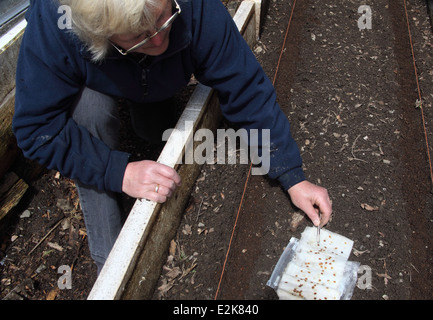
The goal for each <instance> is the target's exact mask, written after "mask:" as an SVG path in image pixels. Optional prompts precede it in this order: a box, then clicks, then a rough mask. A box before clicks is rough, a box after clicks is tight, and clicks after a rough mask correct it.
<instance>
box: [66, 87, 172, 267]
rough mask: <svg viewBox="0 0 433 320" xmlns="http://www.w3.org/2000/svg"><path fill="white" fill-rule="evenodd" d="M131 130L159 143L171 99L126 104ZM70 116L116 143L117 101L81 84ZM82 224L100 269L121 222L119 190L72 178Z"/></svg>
mask: <svg viewBox="0 0 433 320" xmlns="http://www.w3.org/2000/svg"><path fill="white" fill-rule="evenodd" d="M129 107H130V112H131V120H132V121H131V122H132V126H133V129H134V131H135V132H136V133H137V135H139V136H140V137H141V138H143V139H145V140H147V141H149V142H151V143H158V142H159V143H161V137H162V132H163V131H164V130H165V129H168V128H171V127H173V126H174V122H175V116H174V103H173V99H169V100H166V101H163V102H159V103H155V104H146V105H145V106H143V105H141V106H137V105H133V104H130V105H129ZM72 119H73V120H74V121H75V122H76V123H77V124H79V125H80V126H83V127H85V128H87V130H88V131H89V132H90V133H91V134H92V135H93V136H94V137H96V138H98V139H100V140H102V141H103V142H105V143H106V144H107V145H108V146H109V147H110V148H112V149H117V150H118V149H119V147H120V139H121V138H120V128H121V120H120V118H119V108H118V105H117V102H116V101H115V100H114V99H113V98H111V97H109V96H107V95H104V94H102V93H99V92H96V91H94V90H91V89H89V88H84V89H83V90H82V92H81V95H80V97H79V98H78V99H77V102H76V104H75V106H74V108H73V111H72ZM75 185H76V187H77V190H78V196H79V198H80V204H81V209H82V211H83V215H84V221H85V224H86V230H87V237H88V243H89V249H90V253H91V256H92V259H93V260H94V261H95V263H96V265H97V267H98V273H99V272H100V271H101V269H102V267H103V265H104V263H105V261H106V259H107V257H108V255H109V253H110V251H111V248H112V247H113V245H114V242H115V241H116V238H117V236H118V235H119V232H120V230H121V228H122V225H123V222H124V213H123V209H122V207H121V205H120V203H121V201H120V199H121V197H120V194H117V193H114V192H110V191H101V190H97V189H96V188H94V187H91V186H87V185H84V184H82V183H81V182H80V181H78V180H76V181H75Z"/></svg>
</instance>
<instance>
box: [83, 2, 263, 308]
mask: <svg viewBox="0 0 433 320" xmlns="http://www.w3.org/2000/svg"><path fill="white" fill-rule="evenodd" d="M255 7H257V6H256V5H255V2H251V1H244V2H243V3H242V4H241V6H240V8H239V10H238V11H239V12H237V13H236V15H235V17H234V20H235V22H236V24H237V26H238V28H239V30H241V33H243V34H244V36H245V33H247V34H248V35H247V36H246V40H247V42H248V43H249V44H250V46H251V45H252V44H253V43H254V42H255V40H256V37H255V36H254V37H252V36H251V28H252V29H253V30H255V26H256V22H255V14H254V9H255ZM241 8H242V9H241ZM245 24H247V25H248V26H245ZM249 24H252V27H251V26H249ZM255 34H256V32H255V31H254V35H255ZM220 112H221V111H220V110H219V101H218V98H217V95H216V93H215V92H214V91H213V90H212V89H210V88H207V87H205V86H202V85H201V84H199V85H198V87H197V89H196V90H195V91H194V93H193V95H192V97H191V99H190V101H189V102H188V104H187V106H186V108H185V111H184V112H183V114H182V116H181V118H180V119H179V122H178V124H177V126H176V128H175V130H174V132H173V133H172V135H171V136H170V138H169V139H168V141H167V143H166V146H165V148H164V150H163V151H162V153H161V155H160V157H159V158H158V161H159V162H161V163H164V164H166V165H169V166H171V167H173V168H176V169H177V170H178V172H179V174H180V175H181V177H182V179H183V182H182V187H181V188H179V189H178V190H177V191H176V194H175V195H174V197H173V198H171V199H169V200H168V201H167V202H166V203H164V204H163V205H160V204H156V203H154V202H151V201H147V200H137V201H136V203H135V204H134V207H133V208H132V210H131V212H130V214H129V216H128V218H127V220H126V222H125V225H124V226H123V228H122V230H121V232H120V234H119V237H118V239H117V241H116V243H115V244H114V247H113V249H112V251H111V253H110V255H109V257H108V259H107V261H106V263H105V265H104V268H103V269H102V271H101V273H100V275H99V276H98V278H97V280H96V282H95V284H94V286H93V288H92V290H91V292H90V294H89V297H88V299H89V300H102V299H104V300H108V299H148V298H150V297H151V295H152V293H153V291H154V288H155V286H156V283H157V281H158V278H159V275H160V273H161V269H162V266H163V264H164V263H165V258H166V256H167V249H168V247H169V243H170V241H171V239H172V238H173V236H174V235H175V233H176V230H177V228H178V226H179V222H180V219H181V215H182V212H183V209H184V207H185V204H186V201H187V200H188V198H189V195H190V190H191V187H192V186H193V184H194V183H195V180H196V177H197V175H198V173H199V170H200V167H201V166H199V165H198V164H190V165H184V164H182V165H179V163H182V161H181V160H182V157H183V156H184V151H185V146H187V145H188V144H189V143H191V141H193V134H194V132H195V130H197V129H198V128H201V127H203V128H207V129H212V128H215V127H216V126H217V125H218V124H219V118H220V117H221V113H220ZM191 121H193V123H194V125H193V126H192V128H191V127H187V123H190V122H191Z"/></svg>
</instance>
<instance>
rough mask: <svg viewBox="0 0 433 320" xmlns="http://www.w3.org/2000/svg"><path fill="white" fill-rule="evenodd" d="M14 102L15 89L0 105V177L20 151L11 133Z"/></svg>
mask: <svg viewBox="0 0 433 320" xmlns="http://www.w3.org/2000/svg"><path fill="white" fill-rule="evenodd" d="M14 103H15V90H13V91H12V92H11V93H9V95H7V97H6V98H5V99H4V101H3V103H2V104H1V105H0V177H3V175H4V174H5V173H6V171H8V169H9V168H10V166H11V165H12V163H13V162H14V160H15V159H16V157H17V156H18V154H19V153H20V150H19V149H18V146H17V142H16V139H15V136H14V134H13V133H12V117H13V115H14V109H15V108H14Z"/></svg>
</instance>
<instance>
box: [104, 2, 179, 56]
mask: <svg viewBox="0 0 433 320" xmlns="http://www.w3.org/2000/svg"><path fill="white" fill-rule="evenodd" d="M173 3H174V5H175V8H176V12H175V13H173V15H172V16H171V17H170V18H168V20H167V21H166V22H164V24H163V25H162V26H161V27H160V28H158V29H157V30H156V32H155V33H154V34H152V35H150V36H148V37H147V38H145V39H144V40H142V41H140V42H139V43H137V44H136V45H134V46H132V47H131V48H129V49H128V50H124V49H122V48H120V47H118V46H117V45H115V44H114V43H113V42H112V41H110V43H111V45H112V46H113V47H114V48H115V49H116V50H117V51H118V52H119V53H120V54H121V55H123V56H126V55H127V54H128V53H130V52H132V51H134V50H137V49H138V48H140V47H142V46H144V45H145V44H146V43H148V42H149V41H150V40H152V39H153V38H154V37H156V36H157V35H158V34H159V33H160V32H163V31H164V30H166V29H167V28H168V27H170V26H171V25H172V24H173V22H174V20H175V19H176V18H177V16H178V15H180V13H181V12H182V10H181V8H180V6H179V4H178V3H177V1H176V0H173Z"/></svg>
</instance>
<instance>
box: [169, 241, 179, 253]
mask: <svg viewBox="0 0 433 320" xmlns="http://www.w3.org/2000/svg"><path fill="white" fill-rule="evenodd" d="M176 247H177V244H176V241H174V240H171V242H170V249H169V250H168V252H169V254H170V256H174V255H175V254H176Z"/></svg>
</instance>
